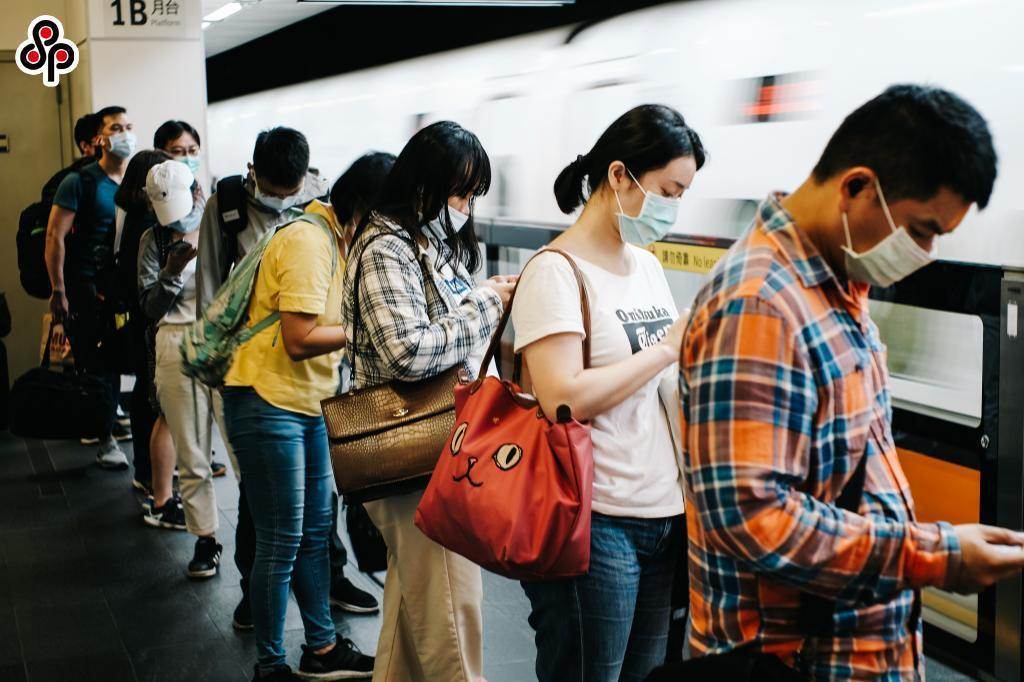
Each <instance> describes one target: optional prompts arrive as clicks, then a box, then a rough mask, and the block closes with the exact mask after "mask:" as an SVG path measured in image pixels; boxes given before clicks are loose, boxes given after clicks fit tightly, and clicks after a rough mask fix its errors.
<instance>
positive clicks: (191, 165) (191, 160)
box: [178, 155, 199, 175]
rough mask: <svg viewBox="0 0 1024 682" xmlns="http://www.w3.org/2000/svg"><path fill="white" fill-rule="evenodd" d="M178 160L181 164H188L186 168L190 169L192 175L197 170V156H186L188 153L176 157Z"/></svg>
mask: <svg viewBox="0 0 1024 682" xmlns="http://www.w3.org/2000/svg"><path fill="white" fill-rule="evenodd" d="M178 161H181V162H182V163H183V164H185V165H186V166H188V169H189V170H190V171H192V175H195V174H196V173H198V172H199V157H198V156H188V155H186V156H182V157H180V158H179V159H178Z"/></svg>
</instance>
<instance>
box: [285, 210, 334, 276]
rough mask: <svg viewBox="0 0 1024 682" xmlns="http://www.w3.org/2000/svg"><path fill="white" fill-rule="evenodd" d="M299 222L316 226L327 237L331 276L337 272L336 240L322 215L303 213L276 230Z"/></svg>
mask: <svg viewBox="0 0 1024 682" xmlns="http://www.w3.org/2000/svg"><path fill="white" fill-rule="evenodd" d="M299 220H301V221H303V222H307V223H310V224H312V225H316V226H318V227H319V228H320V229H321V230H323V231H324V233H325V234H326V235H327V239H328V240H329V241H330V243H331V247H332V248H331V274H332V275H333V274H334V271H335V270H337V268H338V238H337V237H336V236H335V233H334V230H333V229H331V225H330V223H328V222H327V218H324V217H323V216H322V215H317V214H316V213H305V212H304V213H303V214H302V215H299V216H296V217H295V220H293V221H291V222H289V223H286V224H284V225H282V226H281V227H279V228H278V230H280V229H281V228H284V227H287V226H288V225H292V224H294V223H295V222H296V221H299Z"/></svg>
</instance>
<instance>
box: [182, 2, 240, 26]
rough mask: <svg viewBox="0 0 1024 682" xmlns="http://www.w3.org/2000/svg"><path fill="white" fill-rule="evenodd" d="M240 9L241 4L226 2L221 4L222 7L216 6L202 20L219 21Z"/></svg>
mask: <svg viewBox="0 0 1024 682" xmlns="http://www.w3.org/2000/svg"><path fill="white" fill-rule="evenodd" d="M240 9H242V5H241V4H240V3H237V2H229V3H228V4H226V5H223V6H222V7H218V8H217V9H215V10H213V11H212V12H210V13H209V14H207V15H206V16H205V17H203V21H221V20H223V19H227V18H228V17H230V16H231V15H232V14H234V13H235V12H237V11H238V10H240ZM193 25H194V24H193Z"/></svg>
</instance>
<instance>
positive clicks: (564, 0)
mask: <svg viewBox="0 0 1024 682" xmlns="http://www.w3.org/2000/svg"><path fill="white" fill-rule="evenodd" d="M298 2H299V3H309V4H324V5H405V6H412V7H417V6H423V5H432V6H435V7H436V6H441V7H559V6H562V5H572V4H574V3H575V2H576V0H298Z"/></svg>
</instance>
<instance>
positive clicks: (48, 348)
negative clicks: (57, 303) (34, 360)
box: [40, 317, 74, 371]
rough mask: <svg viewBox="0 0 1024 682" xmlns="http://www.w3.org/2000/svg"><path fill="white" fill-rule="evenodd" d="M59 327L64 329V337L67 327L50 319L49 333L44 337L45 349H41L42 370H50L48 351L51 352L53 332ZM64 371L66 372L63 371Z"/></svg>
mask: <svg viewBox="0 0 1024 682" xmlns="http://www.w3.org/2000/svg"><path fill="white" fill-rule="evenodd" d="M58 324H59V325H60V326H61V327H62V328H63V329H64V335H65V336H67V326H66V321H65V322H57V321H56V319H54V318H52V317H51V318H50V331H49V334H48V335H47V337H46V348H44V349H43V362H42V364H41V365H40V367H42V368H43V369H50V351H51V350H53V330H54V328H55V327H56V326H57V325H58ZM73 362H74V361H72V365H71V367H72V368H74V364H73ZM65 371H66V370H65Z"/></svg>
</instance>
